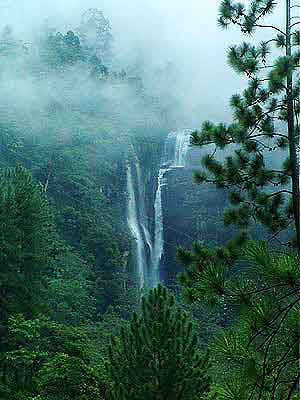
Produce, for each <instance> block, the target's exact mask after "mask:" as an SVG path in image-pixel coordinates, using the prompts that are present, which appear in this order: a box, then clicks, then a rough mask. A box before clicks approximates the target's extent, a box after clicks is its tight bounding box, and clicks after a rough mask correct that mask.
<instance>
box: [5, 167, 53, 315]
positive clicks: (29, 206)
mask: <svg viewBox="0 0 300 400" xmlns="http://www.w3.org/2000/svg"><path fill="white" fill-rule="evenodd" d="M0 184H1V194H0V227H1V229H0V231H1V233H0V247H1V254H0V265H1V266H0V281H1V285H0V299H1V300H0V302H1V305H0V310H1V314H0V320H1V321H6V320H7V318H8V315H9V314H10V313H25V314H26V315H28V316H30V317H31V316H33V315H35V314H36V313H37V312H39V310H41V306H42V294H43V291H44V287H45V284H46V281H45V277H46V272H47V271H49V269H50V268H51V267H52V262H53V260H52V257H51V254H52V251H53V248H54V243H53V240H54V239H55V236H54V233H53V228H52V218H51V215H50V210H49V206H48V203H47V201H46V199H45V197H44V195H43V194H42V188H41V187H40V186H39V185H38V184H37V183H36V182H35V181H34V180H33V178H32V176H31V174H30V173H29V172H28V171H27V170H25V169H24V168H22V167H20V166H19V167H16V168H14V169H8V170H5V171H4V172H2V174H1V177H0Z"/></svg>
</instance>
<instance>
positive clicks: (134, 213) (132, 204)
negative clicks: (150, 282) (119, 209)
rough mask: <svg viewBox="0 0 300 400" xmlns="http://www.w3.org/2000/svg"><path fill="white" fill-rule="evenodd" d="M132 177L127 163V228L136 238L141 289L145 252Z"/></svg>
mask: <svg viewBox="0 0 300 400" xmlns="http://www.w3.org/2000/svg"><path fill="white" fill-rule="evenodd" d="M133 182H134V181H133V177H132V168H131V165H130V164H129V163H128V166H127V190H128V196H129V198H128V215H127V221H128V226H129V229H130V231H131V233H132V236H133V237H134V238H135V240H136V264H137V273H138V281H139V288H140V289H142V288H143V287H144V285H145V273H144V268H145V266H144V262H145V254H144V241H143V236H142V233H141V230H140V225H139V220H138V209H137V204H136V198H135V190H134V183H133Z"/></svg>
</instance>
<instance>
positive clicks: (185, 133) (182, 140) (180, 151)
mask: <svg viewBox="0 0 300 400" xmlns="http://www.w3.org/2000/svg"><path fill="white" fill-rule="evenodd" d="M191 133H192V130H189V129H184V130H181V131H174V132H170V133H169V135H168V137H167V139H166V142H165V149H164V156H163V160H162V161H163V162H162V164H163V166H162V168H161V169H160V170H159V173H158V182H157V191H156V196H155V204H154V211H155V217H154V218H155V231H154V250H153V258H152V270H153V274H152V284H153V286H157V285H158V283H159V281H160V264H161V260H162V256H163V253H164V224H163V209H162V188H163V186H164V185H166V182H165V174H166V173H167V172H168V171H170V170H171V169H172V168H179V167H185V166H186V162H187V154H188V148H189V144H190V135H191Z"/></svg>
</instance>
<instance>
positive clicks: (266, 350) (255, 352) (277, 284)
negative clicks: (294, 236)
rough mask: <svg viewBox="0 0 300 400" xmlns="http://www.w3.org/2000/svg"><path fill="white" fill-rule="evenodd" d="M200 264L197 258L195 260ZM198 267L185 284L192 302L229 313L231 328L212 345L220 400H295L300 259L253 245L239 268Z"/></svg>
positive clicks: (207, 264)
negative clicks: (219, 308)
mask: <svg viewBox="0 0 300 400" xmlns="http://www.w3.org/2000/svg"><path fill="white" fill-rule="evenodd" d="M191 257H192V258H193V259H194V261H193V263H194V264H195V263H196V255H195V254H193V255H192V256H191ZM200 260H201V265H202V272H201V273H198V274H195V273H193V272H192V273H189V270H191V271H193V264H192V266H191V267H190V269H189V270H188V272H187V273H186V274H185V275H184V279H183V280H182V284H183V285H184V289H185V291H187V293H188V294H190V293H192V296H191V295H190V300H192V301H194V302H196V303H197V302H200V303H201V304H204V303H206V304H208V305H209V306H211V305H214V306H216V305H218V306H219V307H221V308H224V306H225V307H226V310H227V312H226V315H227V319H228V321H227V324H226V325H228V322H229V321H230V322H231V323H230V324H229V326H228V327H227V328H225V329H224V330H223V332H221V333H220V334H219V335H218V336H217V337H216V338H215V339H212V341H211V354H212V375H213V377H214V379H213V380H214V382H215V385H214V389H213V391H215V392H216V394H217V398H218V399H219V398H220V399H223V400H225V399H230V398H231V399H236V400H238V399H245V400H246V399H248V398H249V396H250V395H251V393H252V396H254V398H259V399H270V398H274V399H284V398H287V396H288V394H291V395H292V394H293V393H295V394H296V390H297V386H296V385H297V384H296V382H298V378H299V375H298V374H299V370H298V368H297V365H298V363H299V357H300V355H299V343H300V335H299V332H300V326H299V311H300V309H299V302H300V297H299V288H300V272H299V265H300V259H299V255H297V254H293V253H283V254H280V253H279V254H278V253H276V252H274V251H271V250H270V249H269V248H268V246H267V244H266V243H265V242H258V243H256V242H253V243H249V244H248V245H247V246H246V247H245V249H244V251H243V256H242V257H240V259H239V263H238V264H237V265H238V267H237V268H234V269H232V266H234V264H235V263H232V264H230V263H227V265H225V264H224V262H222V259H221V258H220V259H219V260H218V259H217V258H216V257H215V258H214V260H213V261H212V259H211V258H210V259H207V260H206V262H205V261H204V260H203V257H202V259H200Z"/></svg>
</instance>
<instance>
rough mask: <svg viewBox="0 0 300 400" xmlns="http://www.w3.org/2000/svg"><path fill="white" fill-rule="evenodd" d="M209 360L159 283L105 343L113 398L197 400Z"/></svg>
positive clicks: (204, 388) (204, 387) (202, 392)
mask: <svg viewBox="0 0 300 400" xmlns="http://www.w3.org/2000/svg"><path fill="white" fill-rule="evenodd" d="M207 368H208V360H207V358H206V357H203V356H202V355H201V354H200V352H199V347H198V340H197V337H196V335H195V333H194V329H193V324H192V322H191V320H190V319H189V317H188V315H187V314H186V313H185V312H184V311H183V310H182V309H181V308H180V307H179V306H178V305H177V304H176V301H175V298H174V296H173V295H171V294H170V293H168V292H167V290H166V289H165V288H163V287H161V286H159V287H158V288H157V289H153V290H151V291H150V293H149V295H148V296H147V297H145V298H143V302H142V310H141V312H140V313H139V314H134V317H133V319H132V321H131V322H130V325H129V327H128V328H127V329H126V328H123V329H122V331H121V336H120V337H119V338H113V340H112V344H111V347H110V362H109V364H108V371H109V374H110V379H111V381H112V390H111V397H112V398H113V399H118V400H121V399H124V400H125V399H128V400H129V399H132V400H134V399H153V400H154V399H172V400H175V399H201V398H204V397H203V396H205V393H206V392H207V390H208V387H209V379H208V377H207Z"/></svg>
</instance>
